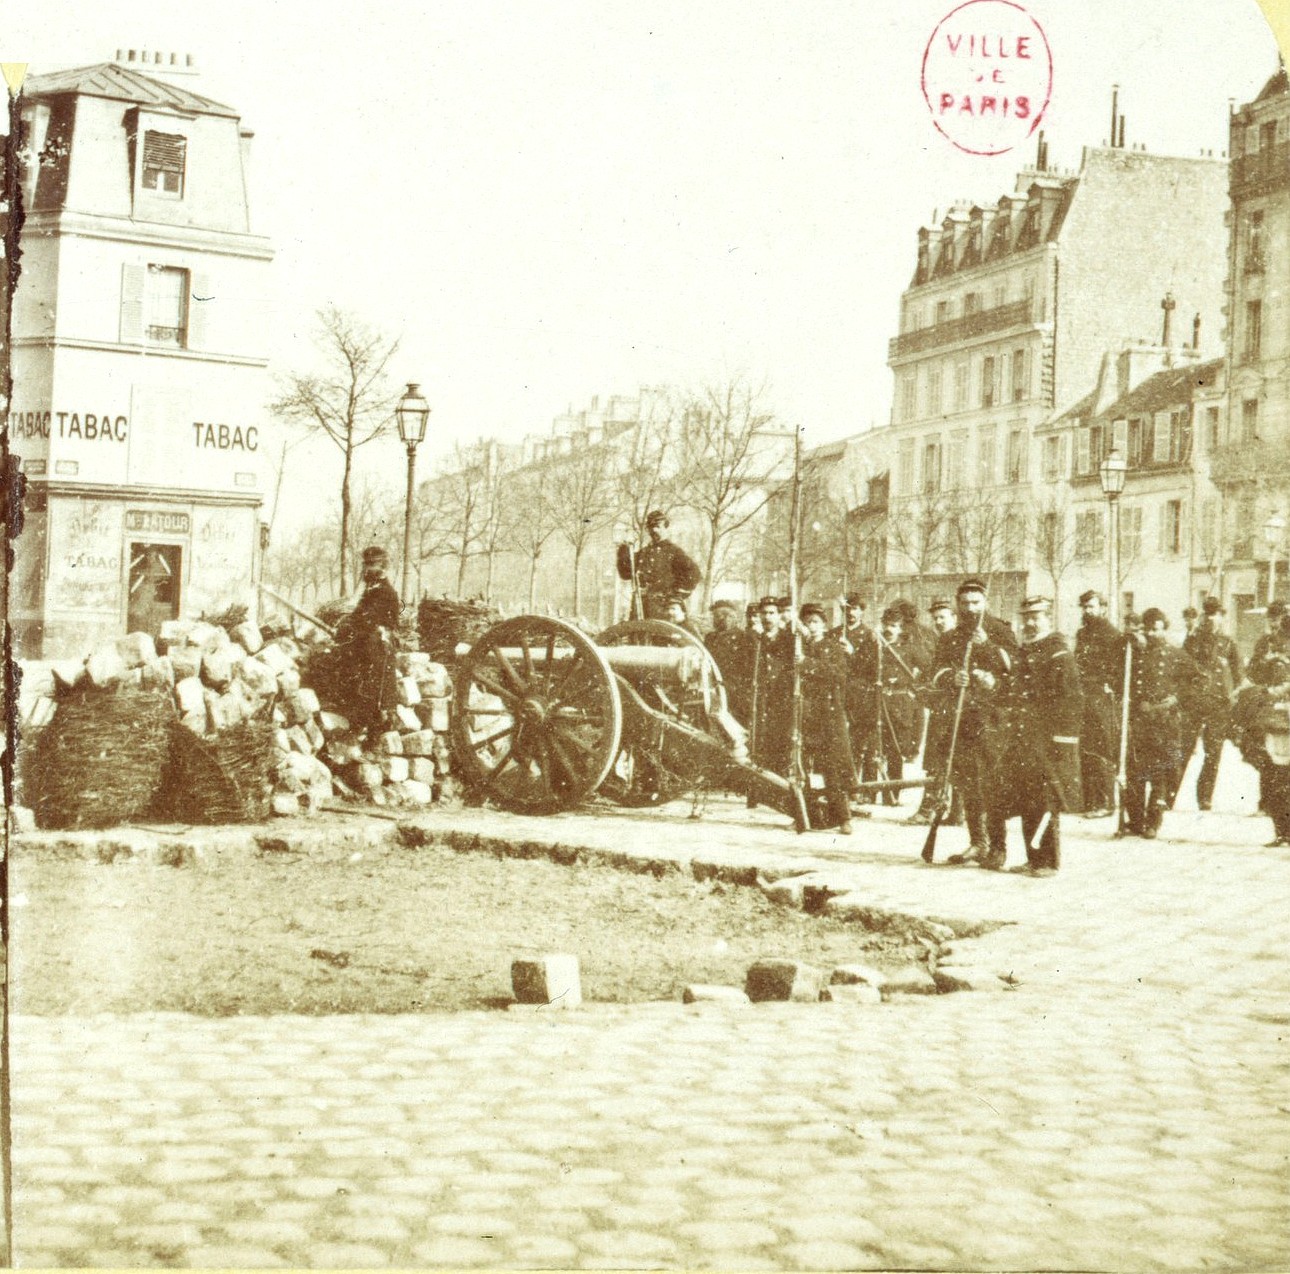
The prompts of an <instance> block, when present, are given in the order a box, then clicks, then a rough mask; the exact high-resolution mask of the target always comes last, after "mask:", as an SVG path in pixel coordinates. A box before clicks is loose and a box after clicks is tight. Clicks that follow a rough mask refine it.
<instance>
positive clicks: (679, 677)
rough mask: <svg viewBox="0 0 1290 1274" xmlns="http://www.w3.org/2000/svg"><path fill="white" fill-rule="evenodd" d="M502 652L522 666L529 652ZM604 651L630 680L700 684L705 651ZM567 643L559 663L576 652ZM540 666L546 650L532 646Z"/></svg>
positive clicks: (556, 654)
mask: <svg viewBox="0 0 1290 1274" xmlns="http://www.w3.org/2000/svg"><path fill="white" fill-rule="evenodd" d="M500 649H501V653H502V654H503V655H504V656H505V657H506V658H507V659H509V660H510V661H511V663H512V664H515V665H519V664H521V663H523V662H524V659H525V654H526V652H525V651H524V650H523V649H521V648H520V647H519V646H503V647H501V648H500ZM600 649H601V652H602V653H603V654H604V656H605V659H606V660H607V661H608V663H609V666H610V667H611V668H612V669H613V670H614V671H615V672H616V673H618V674H619V675H620V676H624V677H626V678H627V679H628V680H629V681H633V682H636V681H640V680H648V679H653V680H657V681H662V682H665V683H666V684H667V685H671V686H693V685H697V684H698V683H699V679H700V677H701V675H702V672H703V663H704V656H703V652H702V651H701V650H699V649H697V648H695V647H690V646H604V647H601V648H600ZM575 653H576V652H575V651H573V650H571V649H570V648H569V647H567V646H562V647H557V648H556V650H555V651H554V653H553V656H552V658H553V661H554V662H555V663H556V664H557V665H559V664H560V663H562V662H565V661H567V660H569V659H572V658H573V657H574V655H575ZM527 655H528V658H529V659H531V660H532V663H533V666H534V667H536V668H539V669H541V668H545V667H546V651H545V650H543V649H541V648H540V647H538V648H530V649H529V651H528V652H527Z"/></svg>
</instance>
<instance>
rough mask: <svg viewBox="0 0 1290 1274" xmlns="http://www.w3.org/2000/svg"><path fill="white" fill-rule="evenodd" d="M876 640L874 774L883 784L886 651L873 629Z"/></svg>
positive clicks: (884, 773)
mask: <svg viewBox="0 0 1290 1274" xmlns="http://www.w3.org/2000/svg"><path fill="white" fill-rule="evenodd" d="M873 635H874V636H875V637H876V638H877V639H878V661H877V663H876V665H875V667H876V668H877V671H876V672H875V673H874V685H873V693H874V698H875V699H876V700H877V702H876V704H875V705H874V725H875V729H874V736H873V737H874V745H873V746H874V757H873V768H874V773H875V774H877V775H878V776H879V781H880V782H885V781H886V779H887V777H888V775H887V749H886V748H884V747H883V745H882V719H883V708H884V706H885V705H884V704H883V700H882V652H883V651H884V650H885V649H886V643H885V642H884V641H883V639H882V634H881V633H880V632H878V630H877V629H874V634H873Z"/></svg>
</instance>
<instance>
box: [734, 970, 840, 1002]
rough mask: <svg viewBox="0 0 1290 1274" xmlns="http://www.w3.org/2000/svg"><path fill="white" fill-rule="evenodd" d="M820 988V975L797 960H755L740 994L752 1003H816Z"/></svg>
mask: <svg viewBox="0 0 1290 1274" xmlns="http://www.w3.org/2000/svg"><path fill="white" fill-rule="evenodd" d="M823 985H824V972H823V970H822V969H817V968H815V966H814V965H809V964H803V963H801V962H800V961H797V960H758V961H757V962H756V963H755V964H752V965H750V966H749V968H748V974H747V977H746V979H745V981H744V991H745V992H746V994H747V996H748V998H749V999H750V1000H752V1001H754V1002H760V1001H762V1000H795V1001H797V1002H799V1003H806V1002H816V1001H818V1000H819V998H820V988H821V987H822V986H823Z"/></svg>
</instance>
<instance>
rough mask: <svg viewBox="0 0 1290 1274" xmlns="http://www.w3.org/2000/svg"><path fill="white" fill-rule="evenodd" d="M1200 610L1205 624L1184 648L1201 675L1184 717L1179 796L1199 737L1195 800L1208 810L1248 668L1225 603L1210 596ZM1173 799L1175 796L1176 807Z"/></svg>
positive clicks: (1179, 764) (1188, 637) (1201, 625)
mask: <svg viewBox="0 0 1290 1274" xmlns="http://www.w3.org/2000/svg"><path fill="white" fill-rule="evenodd" d="M1201 610H1202V611H1203V612H1204V615H1203V617H1202V618H1201V621H1200V623H1199V624H1197V626H1196V627H1195V629H1193V630H1192V631H1191V632H1189V633H1188V634H1187V636H1186V638H1185V639H1184V641H1183V650H1185V651H1186V652H1187V654H1188V655H1190V656H1191V658H1192V662H1193V663H1195V665H1196V667H1197V668H1199V669H1200V679H1199V681H1198V682H1197V693H1196V694H1195V695H1194V697H1193V702H1192V704H1191V709H1192V710H1191V711H1190V712H1189V713H1186V715H1185V716H1184V721H1183V736H1182V746H1181V748H1180V749H1179V756H1178V773H1177V776H1176V778H1175V780H1174V795H1175V796H1176V795H1177V792H1178V788H1179V787H1180V786H1181V785H1182V780H1183V774H1184V773H1185V771H1186V769H1187V763H1188V762H1189V761H1190V760H1191V754H1192V753H1193V752H1194V751H1195V750H1196V743H1197V740H1199V741H1200V745H1201V748H1202V751H1203V756H1204V759H1203V760H1202V761H1201V767H1200V775H1199V777H1198V778H1197V780H1196V804H1197V806H1199V808H1200V809H1202V810H1207V809H1209V808H1210V807H1211V806H1212V805H1213V802H1214V787H1215V785H1216V784H1217V782H1218V765H1219V758H1220V757H1221V756H1222V754H1223V744H1224V742H1225V741H1226V740H1227V736H1228V734H1229V733H1230V731H1231V725H1232V696H1233V694H1235V693H1236V688H1237V686H1239V685H1240V684H1241V680H1242V678H1243V676H1244V669H1243V667H1242V664H1241V652H1240V651H1239V650H1237V648H1236V643H1235V642H1234V641H1233V640H1232V639H1231V638H1230V637H1229V636H1228V635H1227V634H1226V633H1225V632H1223V628H1222V623H1223V621H1222V618H1221V617H1222V615H1223V614H1224V611H1223V603H1222V602H1220V601H1219V600H1218V598H1217V597H1207V598H1205V600H1204V601H1203V602H1202V603H1201ZM1172 804H1173V802H1172V801H1170V805H1171V806H1172Z"/></svg>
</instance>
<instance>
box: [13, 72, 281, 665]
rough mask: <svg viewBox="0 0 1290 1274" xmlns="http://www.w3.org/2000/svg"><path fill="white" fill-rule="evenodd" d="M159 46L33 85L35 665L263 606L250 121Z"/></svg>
mask: <svg viewBox="0 0 1290 1274" xmlns="http://www.w3.org/2000/svg"><path fill="white" fill-rule="evenodd" d="M144 56H145V57H147V58H149V62H148V63H146V64H145V63H142V62H139V63H136V62H135V61H133V59H134V58H135V57H136V55H135V54H134V53H133V52H131V54H130V59H131V60H129V61H126V62H117V63H103V64H99V65H96V66H89V67H82V68H79V69H75V70H69V71H61V72H56V73H52V74H47V75H38V76H34V77H32V78H31V79H29V80H28V81H27V84H26V86H25V89H24V94H23V109H22V129H23V136H22V143H23V145H22V151H23V156H24V159H25V161H26V162H25V164H24V166H23V171H22V195H23V207H24V209H25V213H26V216H25V221H24V223H23V226H22V233H21V240H20V246H21V251H22V256H21V274H20V277H19V280H18V286H17V288H16V291H15V295H14V299H13V350H12V363H13V377H14V392H13V397H12V400H11V402H10V412H9V418H8V421H7V426H8V429H9V441H10V448H11V451H12V452H13V454H15V455H16V456H18V457H19V458H20V460H21V465H22V470H23V472H24V473H25V474H26V476H27V483H28V485H27V499H26V505H25V529H24V532H23V534H22V536H21V537H20V538H19V541H18V544H17V550H16V552H17V560H16V567H15V572H14V575H13V577H12V582H11V583H12V586H11V593H10V620H11V624H12V627H13V630H14V633H15V640H16V643H17V646H18V650H19V652H20V653H21V654H22V655H23V656H24V657H26V658H50V657H57V656H74V655H79V654H82V653H84V652H85V651H86V650H87V649H88V648H89V647H91V646H92V645H93V644H95V643H96V642H98V641H101V640H103V639H105V638H110V637H113V636H118V635H120V634H123V633H125V632H129V631H135V630H143V631H150V632H155V631H156V628H157V626H158V625H159V624H160V623H161V622H162V621H163V620H166V619H170V618H177V617H179V616H181V615H184V616H188V615H194V616H195V615H198V614H200V613H201V612H202V611H204V610H218V609H222V608H223V607H225V606H227V605H229V604H232V603H238V602H240V603H244V604H246V605H247V606H248V608H249V609H250V610H251V613H252V614H254V612H255V602H256V599H255V596H254V586H253V580H254V579H255V576H256V567H257V559H258V554H259V552H260V548H259V510H260V505H261V503H262V494H261V493H262V490H263V486H264V482H263V477H262V472H261V456H262V453H263V452H264V450H265V446H266V438H265V421H264V418H263V415H264V410H265V408H264V403H265V401H266V399H267V397H268V390H269V386H268V383H267V379H266V370H265V369H266V363H267V359H266V358H265V357H264V355H263V354H262V353H261V352H260V342H261V340H262V339H263V338H262V335H261V334H262V332H263V330H264V326H265V301H266V285H267V274H268V267H269V264H270V262H271V260H272V251H271V249H270V246H269V243H268V241H267V240H266V239H264V238H262V237H260V236H257V235H254V234H252V233H251V228H250V217H249V209H248V201H247V193H246V191H247V160H248V152H249V146H250V140H251V134H250V133H249V132H248V131H247V130H246V129H244V128H243V127H242V124H241V121H240V119H239V117H238V114H237V112H236V111H235V110H233V109H232V108H230V107H227V106H223V105H221V104H220V103H218V102H214V101H211V100H210V99H209V98H205V97H202V96H200V95H198V94H197V93H195V92H193V91H192V90H191V88H189V87H188V85H186V84H183V83H181V82H179V80H178V79H176V80H175V81H174V82H172V81H171V80H169V79H168V78H167V76H166V74H165V72H166V71H168V70H169V69H170V68H172V67H177V69H178V72H179V73H180V75H182V74H183V72H184V71H186V69H187V68H186V67H185V66H182V65H178V60H177V59H176V58H175V57H174V56H173V55H172V56H171V58H170V59H169V62H168V63H167V64H165V65H164V66H158V67H157V68H156V70H153V66H152V60H153V59H155V60H156V61H158V62H160V59H161V55H144ZM143 65H147V66H148V69H149V72H150V73H147V74H145V73H144V71H143V70H142V69H141V66H143Z"/></svg>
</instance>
